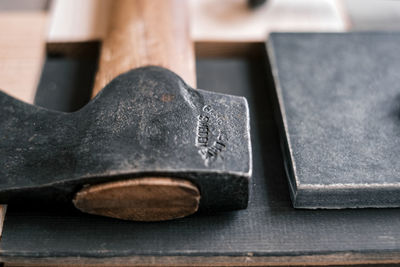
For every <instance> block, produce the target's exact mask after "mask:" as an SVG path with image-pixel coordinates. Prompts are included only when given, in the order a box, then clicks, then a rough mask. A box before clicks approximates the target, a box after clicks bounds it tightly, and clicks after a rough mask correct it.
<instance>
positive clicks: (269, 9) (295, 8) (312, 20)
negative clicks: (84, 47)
mask: <svg viewBox="0 0 400 267" xmlns="http://www.w3.org/2000/svg"><path fill="white" fill-rule="evenodd" d="M246 2H247V0H221V1H213V0H190V9H191V11H190V14H191V35H192V38H193V40H194V41H195V42H230V43H232V42H263V41H265V39H266V38H267V36H268V34H269V32H271V31H319V32H321V31H329V32H331V31H345V30H347V28H348V25H347V23H346V20H345V17H344V16H343V13H342V9H341V5H340V0H303V1H298V0H269V1H268V3H267V4H264V5H263V6H261V7H259V8H258V9H255V10H250V9H249V8H248V7H247V4H246ZM109 6H110V0H85V1H80V0H55V1H54V4H53V5H52V9H51V10H52V12H51V14H52V15H51V27H50V31H49V36H48V42H49V43H68V42H84V41H93V40H100V39H102V38H103V36H104V34H105V32H106V27H107V21H108V13H107V11H108V10H109Z"/></svg>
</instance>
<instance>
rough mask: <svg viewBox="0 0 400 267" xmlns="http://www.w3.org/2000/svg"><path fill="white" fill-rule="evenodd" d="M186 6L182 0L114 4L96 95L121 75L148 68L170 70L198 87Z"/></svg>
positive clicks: (126, 0) (127, 0)
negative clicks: (152, 66) (139, 68)
mask: <svg viewBox="0 0 400 267" xmlns="http://www.w3.org/2000/svg"><path fill="white" fill-rule="evenodd" d="M185 6H186V1H180V0H168V1H167V0H117V1H113V3H112V6H111V15H110V21H109V26H108V32H107V35H106V37H105V38H104V39H103V44H102V49H101V54H100V62H99V70H98V73H97V75H96V79H95V85H94V89H93V95H96V94H97V92H98V91H100V89H102V88H103V87H104V86H105V85H107V84H108V83H109V82H110V81H111V80H112V79H114V78H115V77H116V76H118V75H119V74H121V73H124V72H126V71H128V70H131V69H134V68H138V67H143V66H147V65H156V66H162V67H165V68H168V69H170V70H172V71H174V72H175V73H177V74H178V75H180V76H181V77H182V78H183V79H184V80H185V81H186V83H188V84H189V85H191V86H192V87H195V83H196V82H195V77H196V76H195V66H194V50H193V44H192V42H191V39H190V34H189V18H188V12H187V8H186V7H185Z"/></svg>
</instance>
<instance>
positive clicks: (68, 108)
mask: <svg viewBox="0 0 400 267" xmlns="http://www.w3.org/2000/svg"><path fill="white" fill-rule="evenodd" d="M93 50H95V49H93ZM43 68H44V69H46V71H45V72H43V73H42V77H41V78H40V82H39V86H38V91H37V92H36V96H35V102H34V103H35V105H37V106H43V107H45V108H48V109H53V110H58V111H64V112H73V111H76V110H78V109H80V108H82V107H83V106H84V105H85V104H86V103H87V102H88V101H89V99H90V95H91V94H92V87H93V80H94V75H93V74H94V73H95V71H96V69H97V64H96V61H94V60H90V59H80V60H74V59H68V58H63V57H50V58H48V59H47V60H46V62H45V66H44V67H43Z"/></svg>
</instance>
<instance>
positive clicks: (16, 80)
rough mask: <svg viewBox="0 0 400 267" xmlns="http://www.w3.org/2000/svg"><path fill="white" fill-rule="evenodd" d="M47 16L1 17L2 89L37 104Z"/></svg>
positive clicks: (15, 14) (21, 13) (16, 14)
mask: <svg viewBox="0 0 400 267" xmlns="http://www.w3.org/2000/svg"><path fill="white" fill-rule="evenodd" d="M46 18H47V15H46V13H45V12H37V11H32V12H31V11H18V12H1V13H0V88H1V90H2V91H4V92H6V93H8V94H10V95H12V96H14V97H16V98H18V99H20V100H23V101H25V102H28V103H33V98H34V96H35V92H36V87H37V83H38V81H39V76H40V72H41V69H42V64H43V59H44V52H45V51H44V48H45V46H44V43H45V32H46V31H45V29H46V22H47V21H46Z"/></svg>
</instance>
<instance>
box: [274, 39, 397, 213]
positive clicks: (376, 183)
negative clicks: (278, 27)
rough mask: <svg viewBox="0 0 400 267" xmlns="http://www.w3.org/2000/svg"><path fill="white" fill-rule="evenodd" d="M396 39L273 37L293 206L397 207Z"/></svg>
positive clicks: (275, 68) (280, 122)
mask: <svg viewBox="0 0 400 267" xmlns="http://www.w3.org/2000/svg"><path fill="white" fill-rule="evenodd" d="M399 43H400V34H392V33H347V34H346V33H345V34H273V35H272V36H271V39H270V43H269V46H268V51H269V54H270V58H271V61H272V69H273V73H274V76H275V83H276V85H277V86H276V91H277V99H278V101H279V106H280V119H279V124H280V126H281V128H282V133H281V135H282V138H283V142H282V143H283V147H284V151H285V155H286V161H285V162H286V170H287V175H288V177H289V183H290V191H291V196H292V199H293V203H294V206H295V207H297V208H359V207H399V206H400V138H399V137H400V86H399V81H400V75H399V70H400V46H399Z"/></svg>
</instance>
